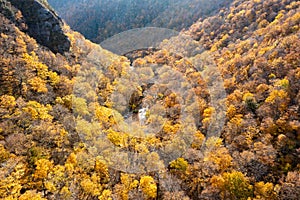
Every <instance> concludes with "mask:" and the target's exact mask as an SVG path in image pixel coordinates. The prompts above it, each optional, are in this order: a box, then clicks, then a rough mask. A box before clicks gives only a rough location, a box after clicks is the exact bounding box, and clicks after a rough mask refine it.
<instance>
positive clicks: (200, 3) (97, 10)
mask: <svg viewBox="0 0 300 200" xmlns="http://www.w3.org/2000/svg"><path fill="white" fill-rule="evenodd" d="M231 1H232V0H213V1H206V0H184V1H178V0H163V1H161V0H100V1H99V0H90V1H86V0H78V1H77V0H76V1H75V0H62V1H61V0H49V3H50V4H51V6H52V7H53V8H54V9H55V10H56V11H57V12H58V14H59V15H60V16H61V17H62V18H63V19H64V20H65V21H66V22H67V23H68V24H69V25H70V26H71V27H72V28H73V29H74V30H76V31H79V32H80V33H82V34H83V35H84V36H85V37H86V38H88V39H90V40H92V41H94V42H97V43H100V42H101V41H103V40H104V39H106V38H108V37H110V36H113V35H115V34H117V33H120V32H123V31H126V30H129V29H133V28H141V27H145V26H155V27H161V28H171V29H174V30H177V31H180V30H182V29H183V28H187V27H189V26H190V25H192V24H193V23H194V22H195V21H197V20H198V19H199V18H203V17H205V16H209V15H212V14H213V13H215V12H216V11H218V9H220V8H222V7H226V6H228V5H229V4H230V2H231Z"/></svg>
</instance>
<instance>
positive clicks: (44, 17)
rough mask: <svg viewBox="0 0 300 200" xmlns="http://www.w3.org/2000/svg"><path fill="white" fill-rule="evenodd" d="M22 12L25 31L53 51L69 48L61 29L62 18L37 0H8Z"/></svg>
mask: <svg viewBox="0 0 300 200" xmlns="http://www.w3.org/2000/svg"><path fill="white" fill-rule="evenodd" d="M9 2H11V4H12V5H13V6H14V7H16V8H17V9H19V10H20V11H21V12H22V15H23V17H24V19H25V22H26V24H27V26H28V29H27V33H28V34H29V35H30V36H31V37H33V38H35V39H36V41H37V42H38V43H40V44H41V45H43V46H46V47H48V48H49V49H50V50H51V51H52V52H54V53H64V52H66V51H69V49H70V41H69V39H68V37H67V36H66V35H65V34H64V32H63V30H62V25H63V23H62V20H61V19H60V18H59V17H58V16H57V15H56V14H55V13H54V12H53V11H51V10H49V9H48V8H46V7H45V6H44V5H43V4H42V3H40V2H39V1H37V0H9Z"/></svg>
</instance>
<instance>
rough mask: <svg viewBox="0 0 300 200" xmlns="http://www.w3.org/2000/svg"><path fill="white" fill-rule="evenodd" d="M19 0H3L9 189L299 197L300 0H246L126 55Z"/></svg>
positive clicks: (53, 193) (0, 64)
mask: <svg viewBox="0 0 300 200" xmlns="http://www.w3.org/2000/svg"><path fill="white" fill-rule="evenodd" d="M15 2H17V1H14V0H11V1H10V0H0V11H1V13H0V179H1V181H0V198H1V199H20V200H25V199H28V200H31V199H55V200H56V199H101V200H112V199H120V200H123V199H124V200H126V199H138V200H139V199H149V200H150V199H164V200H175V199H176V200H177V199H183V200H188V199H193V200H194V199H195V200H196V199H209V200H213V199H216V200H217V199H245V200H246V199H247V200H248V199H253V200H254V199H255V200H256V199H261V200H263V199H272V200H273V199H275V200H276V199H279V200H285V199H295V200H297V199H298V197H299V196H300V193H299V191H300V190H299V187H300V182H299V180H300V173H299V171H300V164H299V163H300V157H299V155H300V122H299V117H300V116H299V113H300V108H299V105H300V92H299V88H300V81H299V80H300V68H299V64H300V60H299V52H300V49H299V47H300V40H299V37H300V30H299V24H300V14H299V13H300V3H299V2H298V1H292V0H284V1H280V0H265V1H262V0H255V1H252V0H251V1H250V0H249V1H245V0H235V1H233V3H232V4H230V7H229V8H228V9H227V8H224V9H223V10H221V11H220V12H219V13H217V14H216V15H215V16H212V17H208V18H205V19H199V20H198V21H197V22H196V23H194V24H193V25H192V26H191V27H190V28H189V29H188V30H186V31H185V32H184V33H182V34H180V35H178V36H175V37H172V38H171V39H169V40H164V41H163V42H162V43H161V44H160V45H159V46H158V47H156V48H149V49H136V50H134V51H130V52H127V53H126V54H125V56H127V58H126V57H124V56H119V55H115V54H113V53H111V52H109V51H107V50H104V49H103V48H101V47H100V46H99V45H96V44H94V43H92V42H90V41H88V40H86V39H85V38H84V37H83V36H82V35H81V34H80V33H77V32H74V31H72V30H71V29H70V28H69V27H68V26H67V25H66V24H63V22H62V21H61V20H60V18H59V17H57V15H56V14H55V13H54V11H52V10H51V8H50V7H49V6H47V2H46V1H35V0H23V1H21V2H22V3H24V5H29V4H31V5H33V6H36V5H38V8H39V10H40V11H41V12H31V11H30V9H31V8H32V7H31V8H30V7H26V6H21V7H20V5H21V4H16V3H15ZM40 2H42V3H40ZM82 3H84V1H82ZM90 5H92V4H90ZM165 12H168V11H167V10H165ZM45 15H46V16H47V17H49V18H48V19H49V21H48V20H46V21H45V18H43V16H45ZM33 22H34V23H33ZM35 22H39V23H38V24H36V23H35ZM32 23H33V24H35V25H38V28H36V27H35V26H33V25H32ZM45 24H46V25H45ZM49 24H52V25H53V26H54V27H56V28H55V30H53V31H56V32H55V34H59V35H60V36H59V37H52V38H51V39H49V40H46V41H45V40H42V39H41V38H43V37H47V35H49V31H50V35H52V33H51V31H52V29H49V26H48V25H49ZM32 29H35V31H33V30H32ZM53 44H54V46H52V45H53ZM62 44H63V46H64V47H67V48H62V49H61V48H58V47H57V46H56V47H55V45H62ZM64 44H65V45H64ZM68 45H69V46H68ZM54 47H55V48H54ZM60 50H62V51H60Z"/></svg>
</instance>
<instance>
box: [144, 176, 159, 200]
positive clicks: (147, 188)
mask: <svg viewBox="0 0 300 200" xmlns="http://www.w3.org/2000/svg"><path fill="white" fill-rule="evenodd" d="M140 188H141V190H142V191H143V193H144V194H145V195H146V197H148V198H149V199H153V198H156V195H157V186H156V183H155V181H154V179H153V178H152V177H151V176H142V177H141V180H140Z"/></svg>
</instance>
